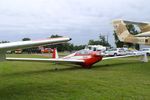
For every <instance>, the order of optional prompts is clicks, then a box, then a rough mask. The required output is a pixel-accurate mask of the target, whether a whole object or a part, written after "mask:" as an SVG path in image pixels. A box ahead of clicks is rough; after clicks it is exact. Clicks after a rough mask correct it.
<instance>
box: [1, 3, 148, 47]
mask: <svg viewBox="0 0 150 100" xmlns="http://www.w3.org/2000/svg"><path fill="white" fill-rule="evenodd" d="M149 4H150V1H149V0H0V40H10V41H18V40H21V39H22V38H24V37H30V38H32V39H39V38H46V37H48V36H50V35H52V34H59V35H63V36H69V37H71V38H72V39H73V40H72V41H71V42H72V43H75V44H87V42H88V40H89V39H98V36H99V34H100V33H101V34H105V35H109V42H110V43H111V44H113V42H114V41H113V35H112V34H113V27H112V24H111V22H112V20H113V19H126V20H134V21H150V6H149Z"/></svg>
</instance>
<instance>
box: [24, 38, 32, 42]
mask: <svg viewBox="0 0 150 100" xmlns="http://www.w3.org/2000/svg"><path fill="white" fill-rule="evenodd" d="M30 40H31V39H30V38H23V39H22V41H30Z"/></svg>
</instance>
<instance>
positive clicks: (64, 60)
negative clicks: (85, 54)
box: [6, 58, 84, 63]
mask: <svg viewBox="0 0 150 100" xmlns="http://www.w3.org/2000/svg"><path fill="white" fill-rule="evenodd" d="M6 60H8V61H35V62H36V61H37V62H70V63H83V62H84V60H76V59H60V58H58V59H53V58H52V59H46V58H6Z"/></svg>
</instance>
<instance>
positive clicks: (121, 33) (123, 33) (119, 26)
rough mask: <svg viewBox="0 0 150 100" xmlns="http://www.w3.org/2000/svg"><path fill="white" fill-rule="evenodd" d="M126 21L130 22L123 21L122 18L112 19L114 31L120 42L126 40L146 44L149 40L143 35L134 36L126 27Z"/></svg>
mask: <svg viewBox="0 0 150 100" xmlns="http://www.w3.org/2000/svg"><path fill="white" fill-rule="evenodd" d="M126 22H130V21H123V20H114V21H113V26H114V28H115V32H116V34H117V36H118V38H119V40H120V41H122V42H128V43H138V44H147V42H148V41H149V40H146V38H145V37H136V36H134V35H132V34H131V33H130V32H129V31H128V29H127V27H126ZM130 23H132V22H130ZM133 24H134V23H133Z"/></svg>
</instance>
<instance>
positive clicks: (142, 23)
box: [124, 20, 149, 25]
mask: <svg viewBox="0 0 150 100" xmlns="http://www.w3.org/2000/svg"><path fill="white" fill-rule="evenodd" d="M124 23H126V24H136V25H148V24H149V23H148V22H134V21H126V20H124Z"/></svg>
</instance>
